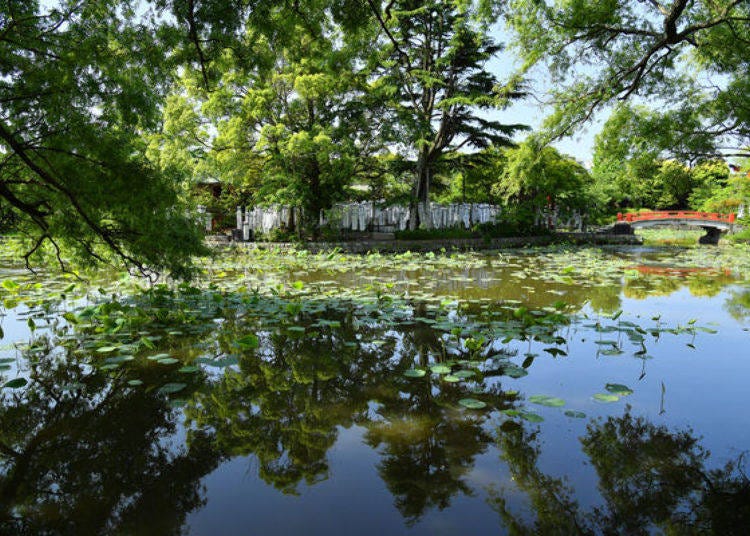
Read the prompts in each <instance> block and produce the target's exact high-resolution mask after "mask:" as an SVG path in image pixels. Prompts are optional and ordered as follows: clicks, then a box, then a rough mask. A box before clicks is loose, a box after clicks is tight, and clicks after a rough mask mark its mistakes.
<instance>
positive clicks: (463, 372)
mask: <svg viewBox="0 0 750 536" xmlns="http://www.w3.org/2000/svg"><path fill="white" fill-rule="evenodd" d="M453 375H454V376H455V377H456V378H461V379H466V378H471V377H472V376H476V372H474V371H473V370H459V371H458V372H454V373H453Z"/></svg>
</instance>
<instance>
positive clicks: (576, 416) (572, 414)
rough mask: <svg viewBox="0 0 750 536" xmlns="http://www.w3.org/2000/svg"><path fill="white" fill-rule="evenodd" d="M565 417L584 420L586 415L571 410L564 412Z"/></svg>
mask: <svg viewBox="0 0 750 536" xmlns="http://www.w3.org/2000/svg"><path fill="white" fill-rule="evenodd" d="M565 415H567V416H568V417H573V418H574V419H585V418H586V414H585V413H584V412H582V411H573V410H572V409H568V410H566V411H565Z"/></svg>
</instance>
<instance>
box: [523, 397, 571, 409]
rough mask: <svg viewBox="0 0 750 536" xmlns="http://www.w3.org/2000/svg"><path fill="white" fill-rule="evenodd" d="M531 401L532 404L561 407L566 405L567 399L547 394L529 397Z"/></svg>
mask: <svg viewBox="0 0 750 536" xmlns="http://www.w3.org/2000/svg"><path fill="white" fill-rule="evenodd" d="M529 402H531V403H532V404H539V405H540V406H549V407H552V408H560V407H562V406H564V405H565V400H563V399H562V398H557V397H554V396H547V395H533V396H530V397H529Z"/></svg>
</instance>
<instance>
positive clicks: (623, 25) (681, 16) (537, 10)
mask: <svg viewBox="0 0 750 536" xmlns="http://www.w3.org/2000/svg"><path fill="white" fill-rule="evenodd" d="M508 21H509V25H510V27H511V28H512V30H514V32H515V38H514V45H515V50H516V51H517V52H518V53H519V55H520V56H521V57H522V58H523V59H524V61H525V65H524V67H525V68H526V69H529V68H531V67H533V66H534V65H539V64H541V65H543V66H544V67H546V68H547V69H548V70H549V72H550V74H551V78H552V79H553V80H554V81H555V85H554V86H553V88H552V89H551V90H550V94H551V100H552V103H553V104H554V105H555V111H554V113H553V114H552V116H551V117H550V118H549V120H548V122H547V126H548V127H549V128H550V131H551V133H552V134H553V135H555V136H563V135H567V134H569V133H571V132H572V130H573V129H574V128H575V127H577V126H580V125H581V124H583V123H587V122H589V121H590V120H591V118H592V116H593V115H594V113H595V112H597V111H598V110H602V109H604V108H606V107H607V106H608V105H610V104H613V103H617V102H621V101H626V100H629V99H632V98H634V97H640V98H643V99H650V100H652V102H653V101H657V102H658V103H659V105H658V106H659V108H660V113H659V114H658V115H659V116H660V117H661V118H662V120H663V121H665V122H667V123H669V125H670V126H669V130H671V131H672V132H674V133H678V134H677V135H676V136H675V139H678V140H680V139H681V140H683V142H690V141H691V140H693V141H695V142H696V143H695V145H694V146H689V147H688V148H689V150H690V152H691V153H693V154H695V155H700V156H707V154H706V153H708V155H711V154H716V153H717V152H719V151H721V152H724V153H725V154H726V153H727V152H728V153H736V154H746V148H747V146H748V144H750V105H748V99H747V95H748V94H750V76H749V75H748V73H750V3H748V2H747V0H644V1H638V2H623V1H605V2H603V1H600V0H575V1H574V0H554V1H540V0H513V1H512V2H511V3H510V9H509V10H508ZM706 133H708V134H710V135H711V137H712V139H711V141H712V143H711V145H712V146H711V147H709V148H708V149H709V150H706V149H707V148H706V146H705V144H704V143H702V142H703V141H705V138H706V136H705V135H706ZM689 145H690V144H689Z"/></svg>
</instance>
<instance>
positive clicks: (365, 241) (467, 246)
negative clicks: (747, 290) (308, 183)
mask: <svg viewBox="0 0 750 536" xmlns="http://www.w3.org/2000/svg"><path fill="white" fill-rule="evenodd" d="M207 240H208V242H209V244H210V245H227V244H230V243H231V244H234V245H236V246H239V247H247V248H253V249H280V250H284V249H305V250H308V251H310V252H312V253H317V252H319V251H331V250H334V249H335V250H338V251H344V252H348V253H367V252H368V251H378V252H380V253H403V252H406V251H412V252H421V253H426V252H430V251H432V252H440V251H442V250H445V251H481V250H495V249H505V248H517V247H525V246H547V245H550V244H576V245H622V244H641V243H642V239H641V238H640V237H639V236H635V235H610V234H600V233H555V234H550V235H543V236H517V237H505V238H491V239H484V238H460V239H459V238H454V239H440V240H383V239H377V238H373V237H363V238H362V239H359V240H348V241H337V242H229V240H228V239H227V238H226V237H224V236H221V235H219V236H215V237H209V238H208V239H207Z"/></svg>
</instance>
